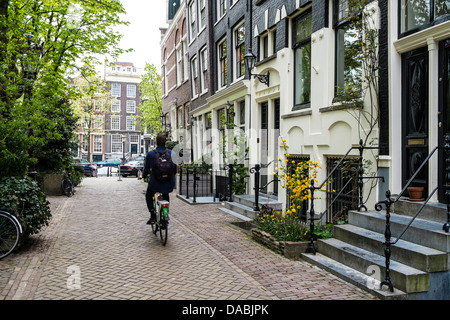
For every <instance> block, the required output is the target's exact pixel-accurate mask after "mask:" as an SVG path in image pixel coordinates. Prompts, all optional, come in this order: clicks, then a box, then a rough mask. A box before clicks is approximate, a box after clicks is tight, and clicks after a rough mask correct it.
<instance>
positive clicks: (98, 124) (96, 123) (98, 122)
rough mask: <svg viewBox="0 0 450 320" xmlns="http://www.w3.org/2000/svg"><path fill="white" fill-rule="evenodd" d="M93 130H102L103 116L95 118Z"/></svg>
mask: <svg viewBox="0 0 450 320" xmlns="http://www.w3.org/2000/svg"><path fill="white" fill-rule="evenodd" d="M94 129H103V116H96V117H95V119H94Z"/></svg>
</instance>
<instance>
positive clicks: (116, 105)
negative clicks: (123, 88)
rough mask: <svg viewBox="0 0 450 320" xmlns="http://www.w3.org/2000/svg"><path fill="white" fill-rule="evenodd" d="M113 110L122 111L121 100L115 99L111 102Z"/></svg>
mask: <svg viewBox="0 0 450 320" xmlns="http://www.w3.org/2000/svg"><path fill="white" fill-rule="evenodd" d="M111 112H120V100H119V99H115V100H114V101H113V103H112V104H111Z"/></svg>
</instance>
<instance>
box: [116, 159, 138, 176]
mask: <svg viewBox="0 0 450 320" xmlns="http://www.w3.org/2000/svg"><path fill="white" fill-rule="evenodd" d="M119 170H120V175H121V176H122V177H128V176H136V177H139V170H141V171H142V170H144V161H130V162H127V163H125V164H124V165H122V166H120V169H119Z"/></svg>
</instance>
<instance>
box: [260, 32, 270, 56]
mask: <svg viewBox="0 0 450 320" xmlns="http://www.w3.org/2000/svg"><path fill="white" fill-rule="evenodd" d="M259 41H260V45H261V60H263V59H265V58H267V57H268V56H269V34H268V33H266V34H264V35H262V36H261V37H260V40H259Z"/></svg>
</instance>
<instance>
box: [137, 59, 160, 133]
mask: <svg viewBox="0 0 450 320" xmlns="http://www.w3.org/2000/svg"><path fill="white" fill-rule="evenodd" d="M139 92H140V94H141V101H142V102H141V104H140V106H139V110H140V111H141V116H140V117H139V119H138V120H139V121H140V123H141V128H147V130H149V131H150V130H154V131H155V132H160V131H161V130H162V124H161V118H160V115H161V113H162V91H161V76H160V75H159V73H158V71H157V70H156V67H155V65H153V64H149V63H146V65H145V74H144V75H142V77H141V82H140V83H139Z"/></svg>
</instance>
